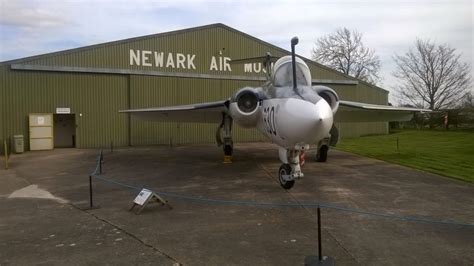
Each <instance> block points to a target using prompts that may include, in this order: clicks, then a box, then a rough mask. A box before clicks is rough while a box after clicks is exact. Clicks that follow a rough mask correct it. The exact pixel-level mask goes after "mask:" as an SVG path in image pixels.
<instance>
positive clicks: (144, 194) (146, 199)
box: [130, 188, 172, 214]
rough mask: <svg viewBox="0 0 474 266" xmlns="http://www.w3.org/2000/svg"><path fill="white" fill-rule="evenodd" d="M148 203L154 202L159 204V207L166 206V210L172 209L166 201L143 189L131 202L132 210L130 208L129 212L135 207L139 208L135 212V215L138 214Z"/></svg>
mask: <svg viewBox="0 0 474 266" xmlns="http://www.w3.org/2000/svg"><path fill="white" fill-rule="evenodd" d="M150 202H156V203H160V204H161V205H167V206H168V208H170V209H172V207H171V205H170V204H169V203H168V202H167V201H166V200H164V199H163V198H161V197H160V196H158V195H157V194H156V193H154V192H153V191H151V190H149V189H146V188H143V189H142V190H141V191H140V193H138V195H137V196H136V197H135V199H134V200H133V206H132V208H130V211H131V210H133V208H135V207H136V206H140V208H139V209H138V211H136V212H135V213H136V214H139V213H140V212H141V211H142V210H143V209H144V208H145V206H146V205H147V204H148V203H150Z"/></svg>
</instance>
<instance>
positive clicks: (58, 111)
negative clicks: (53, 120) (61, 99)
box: [56, 107, 71, 114]
mask: <svg viewBox="0 0 474 266" xmlns="http://www.w3.org/2000/svg"><path fill="white" fill-rule="evenodd" d="M70 113H71V108H69V107H57V108H56V114H70Z"/></svg>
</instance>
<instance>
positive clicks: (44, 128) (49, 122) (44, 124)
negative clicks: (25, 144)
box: [29, 114, 54, 151]
mask: <svg viewBox="0 0 474 266" xmlns="http://www.w3.org/2000/svg"><path fill="white" fill-rule="evenodd" d="M29 126H30V150H32V151H38V150H52V149H53V147H54V146H53V144H54V139H53V114H30V116H29Z"/></svg>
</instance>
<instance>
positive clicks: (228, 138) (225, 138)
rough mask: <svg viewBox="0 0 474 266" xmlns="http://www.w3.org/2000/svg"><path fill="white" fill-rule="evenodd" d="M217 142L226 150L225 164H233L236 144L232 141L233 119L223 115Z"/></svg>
mask: <svg viewBox="0 0 474 266" xmlns="http://www.w3.org/2000/svg"><path fill="white" fill-rule="evenodd" d="M216 142H217V145H218V146H223V148H224V163H232V154H233V152H234V142H233V141H232V118H231V117H230V116H228V115H226V114H222V122H221V124H220V125H219V127H218V128H217V132H216Z"/></svg>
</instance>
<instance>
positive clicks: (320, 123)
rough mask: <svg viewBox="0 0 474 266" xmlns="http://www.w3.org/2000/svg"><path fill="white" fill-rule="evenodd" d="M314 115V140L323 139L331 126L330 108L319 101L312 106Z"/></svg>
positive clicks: (331, 115) (322, 101) (331, 114)
mask: <svg viewBox="0 0 474 266" xmlns="http://www.w3.org/2000/svg"><path fill="white" fill-rule="evenodd" d="M314 113H315V117H316V120H317V121H316V128H315V129H314V131H315V138H316V139H323V138H325V137H326V136H327V135H328V134H329V131H330V130H331V127H332V124H333V113H332V109H331V106H329V104H328V103H327V102H326V101H325V100H324V99H321V100H319V101H318V102H317V103H316V104H315V106H314Z"/></svg>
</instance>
